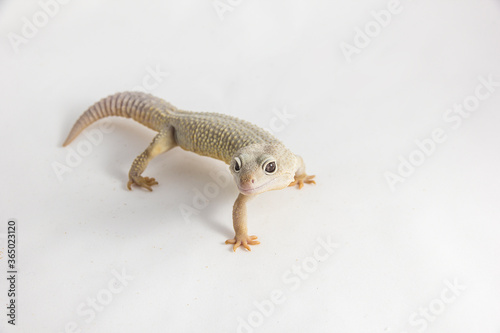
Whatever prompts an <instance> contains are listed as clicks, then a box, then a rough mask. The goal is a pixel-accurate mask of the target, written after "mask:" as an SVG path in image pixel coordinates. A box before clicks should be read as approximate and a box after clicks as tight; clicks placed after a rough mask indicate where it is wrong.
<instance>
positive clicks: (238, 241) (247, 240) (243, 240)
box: [226, 236, 260, 252]
mask: <svg viewBox="0 0 500 333" xmlns="http://www.w3.org/2000/svg"><path fill="white" fill-rule="evenodd" d="M256 239H257V236H245V237H238V236H235V237H234V238H233V239H228V240H227V241H226V244H234V245H233V252H236V249H237V248H239V247H240V246H243V247H244V248H245V249H247V250H248V251H252V249H251V248H250V245H257V244H260V242H259V241H258V240H256Z"/></svg>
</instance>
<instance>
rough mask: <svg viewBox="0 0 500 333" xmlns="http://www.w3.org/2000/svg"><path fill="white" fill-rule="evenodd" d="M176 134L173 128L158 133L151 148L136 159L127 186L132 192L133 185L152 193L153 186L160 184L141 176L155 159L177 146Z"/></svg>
mask: <svg viewBox="0 0 500 333" xmlns="http://www.w3.org/2000/svg"><path fill="white" fill-rule="evenodd" d="M174 132H175V130H174V128H173V127H172V126H169V127H167V128H166V129H164V130H161V131H160V133H158V134H157V135H156V136H155V137H154V139H153V142H151V144H150V145H149V147H148V148H146V150H145V151H144V152H143V153H142V154H140V155H139V156H137V157H136V159H135V160H134V162H133V163H132V166H131V167H130V171H129V173H128V178H129V181H128V184H127V188H128V189H129V190H132V184H135V185H138V186H140V187H143V188H145V189H147V190H149V191H152V190H153V189H152V188H151V186H153V185H157V184H158V182H157V181H156V180H155V179H154V178H150V177H142V176H141V174H142V173H143V172H144V170H146V167H147V166H148V163H149V162H150V161H151V160H152V159H153V158H155V157H156V156H158V155H160V154H162V153H165V152H167V151H169V150H170V149H172V148H174V147H176V146H177V143H176V142H175V136H174Z"/></svg>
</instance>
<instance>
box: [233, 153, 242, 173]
mask: <svg viewBox="0 0 500 333" xmlns="http://www.w3.org/2000/svg"><path fill="white" fill-rule="evenodd" d="M240 170H241V160H240V158H239V157H235V158H234V171H235V172H239V171H240Z"/></svg>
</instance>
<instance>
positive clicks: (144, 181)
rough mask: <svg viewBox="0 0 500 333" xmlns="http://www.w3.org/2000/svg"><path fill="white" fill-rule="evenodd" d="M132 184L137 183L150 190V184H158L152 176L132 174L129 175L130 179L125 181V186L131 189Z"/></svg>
mask: <svg viewBox="0 0 500 333" xmlns="http://www.w3.org/2000/svg"><path fill="white" fill-rule="evenodd" d="M132 184H135V185H138V186H140V187H143V188H145V189H147V190H149V191H150V192H152V191H153V189H152V188H151V186H153V185H158V182H157V181H156V180H155V179H154V178H150V177H142V176H134V177H130V180H129V181H128V183H127V188H128V189H129V190H132Z"/></svg>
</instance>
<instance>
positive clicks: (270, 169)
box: [264, 161, 276, 174]
mask: <svg viewBox="0 0 500 333" xmlns="http://www.w3.org/2000/svg"><path fill="white" fill-rule="evenodd" d="M264 171H265V172H266V173H267V174H273V173H275V172H276V162H275V161H271V162H269V163H267V164H264Z"/></svg>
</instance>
